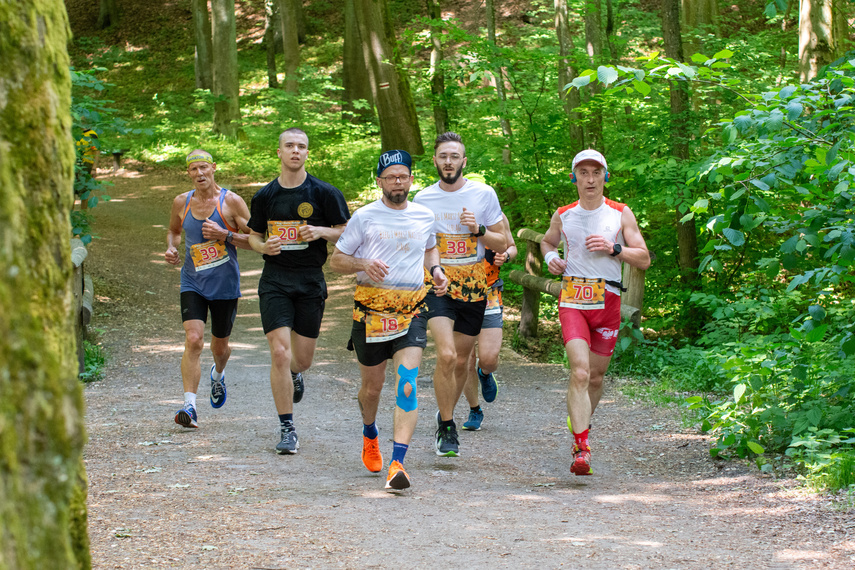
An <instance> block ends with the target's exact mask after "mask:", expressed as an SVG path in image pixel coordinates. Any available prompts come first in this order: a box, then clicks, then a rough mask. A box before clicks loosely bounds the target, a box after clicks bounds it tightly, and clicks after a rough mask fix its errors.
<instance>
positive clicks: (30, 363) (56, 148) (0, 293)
mask: <svg viewBox="0 0 855 570" xmlns="http://www.w3.org/2000/svg"><path fill="white" fill-rule="evenodd" d="M68 35H69V29H68V19H67V16H66V13H65V6H64V5H63V2H62V0H16V1H15V2H0V54H3V66H2V67H0V94H2V95H0V228H2V229H0V232H2V239H0V274H2V277H0V330H2V331H3V334H2V335H0V568H64V569H66V568H88V567H89V565H90V564H89V548H88V540H87V534H86V503H85V497H86V492H85V487H84V486H83V485H84V481H85V474H84V473H83V471H82V465H83V464H82V459H81V457H82V449H83V443H84V432H83V396H82V391H81V388H80V384H79V383H78V381H77V359H76V356H75V347H74V327H73V323H72V317H71V306H72V302H71V300H72V297H71V275H72V269H71V257H70V245H69V237H70V236H71V231H70V230H71V228H70V224H69V211H70V210H71V205H72V195H73V194H72V181H73V177H74V143H73V141H72V138H71V118H70V105H71V83H70V78H69V72H68V64H69V61H68V54H67V52H66V43H67V41H68Z"/></svg>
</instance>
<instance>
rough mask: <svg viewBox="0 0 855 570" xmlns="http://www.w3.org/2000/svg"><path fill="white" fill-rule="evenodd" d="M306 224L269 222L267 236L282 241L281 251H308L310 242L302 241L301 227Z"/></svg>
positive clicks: (302, 222) (299, 222)
mask: <svg viewBox="0 0 855 570" xmlns="http://www.w3.org/2000/svg"><path fill="white" fill-rule="evenodd" d="M305 225H306V222H304V221H297V222H267V234H268V235H269V236H270V237H278V238H280V239H281V240H282V247H280V248H279V250H280V251H285V250H295V249H306V248H307V247H309V242H307V241H303V240H302V239H300V226H305Z"/></svg>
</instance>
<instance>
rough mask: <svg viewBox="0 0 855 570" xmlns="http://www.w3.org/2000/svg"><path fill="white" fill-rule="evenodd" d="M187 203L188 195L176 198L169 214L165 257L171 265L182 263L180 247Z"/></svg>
mask: <svg viewBox="0 0 855 570" xmlns="http://www.w3.org/2000/svg"><path fill="white" fill-rule="evenodd" d="M185 202H187V193H186V192H185V193H184V194H181V195H179V196H176V197H175V200H173V201H172V210H171V211H170V213H169V229H168V230H167V232H166V253H164V255H163V257H164V259H165V260H166V262H167V263H169V264H170V265H178V264H180V263H181V256H180V255H178V246H179V245H181V230H182V228H181V211H182V210H183V209H184V203H185Z"/></svg>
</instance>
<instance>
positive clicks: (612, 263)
mask: <svg viewBox="0 0 855 570" xmlns="http://www.w3.org/2000/svg"><path fill="white" fill-rule="evenodd" d="M625 207H626V204H621V203H620V202H615V201H612V200H608V199H605V198H604V199H603V203H602V204H600V206H599V207H598V208H597V209H595V210H586V209H584V208H582V206H580V205H579V202H578V201H576V202H573V203H572V204H569V205H567V206H564V207H562V208H559V209H558V216H559V217H560V218H561V239H562V241H564V260H565V261H566V262H567V267H566V269H565V270H564V275H565V276H573V277H586V278H602V279H607V280H609V281H618V282H619V281H620V280H621V274H620V270H621V262H620V260H619V259H617V258H615V257H611V256H610V255H609V254H608V253H607V252H605V251H594V252H592V251H588V248H587V247H585V238H587V237H588V236H589V235H601V236H603V237H604V238H606V239H607V240H609V241H612V242H614V243H619V244H621V245H625V242H624V240H623V232H622V231H621V216H622V214H623V209H624V208H625ZM606 289H607V290H608V291H611V292H612V293H615V294H617V295H620V290H619V289H618V288H617V287H614V286H612V285H609V284H606Z"/></svg>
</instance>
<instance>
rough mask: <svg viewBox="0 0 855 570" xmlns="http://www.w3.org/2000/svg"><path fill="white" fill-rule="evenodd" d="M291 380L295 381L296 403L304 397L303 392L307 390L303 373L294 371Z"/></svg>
mask: <svg viewBox="0 0 855 570" xmlns="http://www.w3.org/2000/svg"><path fill="white" fill-rule="evenodd" d="M291 380H292V381H293V382H294V403H295V404H296V403H298V402H299V401H300V400H302V399H303V392H305V391H306V387H305V386H304V385H303V373H302V372H296V373H295V372H292V373H291Z"/></svg>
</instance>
